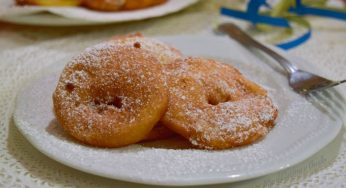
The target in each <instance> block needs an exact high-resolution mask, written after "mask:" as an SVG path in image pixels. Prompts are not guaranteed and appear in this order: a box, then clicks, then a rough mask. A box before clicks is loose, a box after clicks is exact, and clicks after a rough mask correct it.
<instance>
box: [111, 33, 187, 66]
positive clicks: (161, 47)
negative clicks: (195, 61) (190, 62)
mask: <svg viewBox="0 0 346 188" xmlns="http://www.w3.org/2000/svg"><path fill="white" fill-rule="evenodd" d="M111 40H113V41H114V42H116V43H117V44H118V45H120V46H134V47H136V48H143V49H145V50H148V51H149V52H150V53H151V54H153V55H154V56H156V58H157V59H158V60H159V61H160V63H162V64H167V63H172V62H174V61H177V60H181V59H182V58H183V57H182V54H181V52H180V51H179V50H178V49H176V48H173V47H171V46H169V45H167V44H165V43H163V42H160V41H158V40H155V39H151V38H146V37H144V36H143V35H142V34H141V33H138V32H137V33H132V34H128V35H118V36H114V37H112V39H111Z"/></svg>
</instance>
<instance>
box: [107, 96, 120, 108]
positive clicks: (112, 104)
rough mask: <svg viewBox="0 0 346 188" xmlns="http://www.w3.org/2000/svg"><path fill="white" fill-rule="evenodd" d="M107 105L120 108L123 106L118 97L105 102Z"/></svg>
mask: <svg viewBox="0 0 346 188" xmlns="http://www.w3.org/2000/svg"><path fill="white" fill-rule="evenodd" d="M107 105H111V106H114V107H116V108H121V107H122V106H123V103H122V99H121V98H120V97H114V99H113V100H112V101H109V102H107Z"/></svg>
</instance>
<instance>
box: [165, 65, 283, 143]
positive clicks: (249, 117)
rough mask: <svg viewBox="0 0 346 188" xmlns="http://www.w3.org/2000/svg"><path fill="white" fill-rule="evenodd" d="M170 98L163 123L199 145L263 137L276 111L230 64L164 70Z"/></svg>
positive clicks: (256, 87) (249, 140) (260, 90)
mask: <svg viewBox="0 0 346 188" xmlns="http://www.w3.org/2000/svg"><path fill="white" fill-rule="evenodd" d="M165 70H166V74H167V75H168V79H169V83H168V86H169V90H170V94H171V98H170V104H169V107H168V111H167V112H166V115H165V117H164V118H163V121H164V122H165V123H166V125H167V126H169V127H171V128H172V129H174V130H176V131H178V132H179V133H180V134H182V135H184V136H185V137H187V138H188V139H189V140H190V142H191V143H192V144H194V145H198V146H200V147H204V148H208V149H212V148H214V149H215V148H228V147H232V146H238V145H243V144H245V143H249V142H253V141H255V140H257V139H258V138H260V137H262V136H264V135H266V134H267V132H268V131H269V129H270V128H271V127H272V126H273V121H274V120H275V118H276V116H277V109H276V108H275V107H274V106H273V104H272V102H271V100H270V98H269V97H267V96H266V95H265V92H264V91H263V89H262V88H260V87H259V86H256V85H254V84H253V83H250V81H247V80H245V78H243V76H242V75H241V74H240V73H239V71H237V70H236V69H234V68H233V67H230V66H229V65H223V64H221V63H216V62H215V61H211V60H205V59H200V58H187V59H185V60H184V61H183V62H176V63H174V64H171V65H167V66H166V69H165Z"/></svg>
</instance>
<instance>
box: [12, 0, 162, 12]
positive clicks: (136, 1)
mask: <svg viewBox="0 0 346 188" xmlns="http://www.w3.org/2000/svg"><path fill="white" fill-rule="evenodd" d="M166 1H167V0H16V3H17V5H36V6H83V7H86V8H89V9H93V10H97V11H121V10H137V9H144V8H148V7H152V6H155V5H160V4H163V3H165V2H166Z"/></svg>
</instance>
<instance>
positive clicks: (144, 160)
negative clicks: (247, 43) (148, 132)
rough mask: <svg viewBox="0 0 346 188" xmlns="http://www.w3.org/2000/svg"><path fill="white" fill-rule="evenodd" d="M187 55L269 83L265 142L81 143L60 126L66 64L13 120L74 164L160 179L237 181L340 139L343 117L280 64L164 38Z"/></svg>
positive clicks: (189, 39) (217, 40)
mask: <svg viewBox="0 0 346 188" xmlns="http://www.w3.org/2000/svg"><path fill="white" fill-rule="evenodd" d="M160 39H161V40H162V41H166V42H167V43H170V44H172V45H174V46H176V47H177V48H179V49H180V50H182V52H183V53H185V54H186V55H195V56H205V57H211V58H216V59H220V60H222V61H224V62H226V63H231V64H232V65H234V66H236V67H238V68H239V69H240V70H241V72H243V73H244V74H245V75H246V76H247V77H249V78H251V79H252V80H255V81H256V82H257V83H260V84H261V85H262V86H264V87H265V88H266V89H267V90H268V91H269V94H270V95H271V96H272V98H273V100H274V101H275V103H276V105H277V106H278V108H279V118H278V120H277V123H276V126H275V127H274V129H273V130H272V131H271V132H270V133H269V134H268V135H267V136H266V137H265V138H264V139H263V140H261V141H259V142H257V143H255V144H252V145H249V146H246V147H242V148H235V149H229V150H223V151H206V150H197V149H185V150H183V149H181V150H174V149H163V148H150V147H144V146H141V145H131V146H128V147H124V148H118V149H101V148H93V147H89V146H86V145H81V144H79V143H77V142H75V141H74V140H73V139H71V138H69V137H68V136H67V135H66V134H65V133H64V132H63V131H62V129H61V128H60V127H59V125H57V122H56V120H55V117H54V115H53V112H52V99H51V96H52V93H53V90H54V88H55V86H56V83H57V79H58V76H59V73H60V71H61V70H62V68H63V64H62V63H57V64H56V65H55V66H53V67H50V68H49V69H48V70H47V71H46V74H47V72H51V73H49V74H48V75H46V76H43V77H41V78H40V79H38V80H36V81H34V82H32V83H31V84H29V85H28V86H27V87H25V88H24V89H23V90H22V91H21V92H20V94H19V95H18V98H17V106H16V109H15V112H14V119H15V122H16V125H17V127H18V129H19V130H20V131H21V132H22V134H23V135H24V136H25V137H26V138H27V139H28V140H29V142H31V143H32V144H33V145H34V146H35V147H36V148H37V149H39V150H40V151H41V152H43V153H44V154H46V155H47V156H49V157H51V158H53V159H55V160H57V161H59V162H61V163H63V164H65V165H67V166H70V167H73V168H75V169H79V170H81V171H84V172H88V173H91V174H95V175H100V176H104V177H108V178H113V179H118V180H124V181H130V182H137V183H144V184H156V185H201V184H214V183H223V182H234V181H239V180H245V179H250V178H254V177H258V176H262V175H266V174H269V173H273V172H276V171H279V170H282V169H285V168H287V167H289V166H292V165H294V164H297V163H298V162H300V161H302V160H304V159H306V158H308V157H309V156H311V155H313V154H314V153H316V152H317V151H319V150H320V149H321V148H323V147H324V146H326V145H327V144H328V143H329V142H331V141H332V140H333V138H335V136H336V135H337V133H338V132H339V130H340V128H341V122H339V121H337V120H334V119H333V118H331V117H330V116H329V115H328V113H324V112H322V111H320V109H318V108H316V107H315V105H313V104H312V103H310V102H308V101H307V100H306V99H305V98H303V97H302V96H300V95H298V94H296V93H294V92H293V91H292V90H291V89H289V87H288V85H287V79H286V77H285V76H283V75H282V74H281V73H280V71H279V70H280V69H279V67H278V66H276V64H274V63H273V62H271V61H269V60H266V59H265V58H264V57H263V58H262V57H261V58H259V57H258V56H255V55H254V54H253V53H250V52H249V51H248V50H246V49H245V48H243V47H242V46H240V45H238V44H237V43H236V42H234V41H232V40H230V39H228V38H226V37H207V36H203V37H200V36H176V37H162V38H160Z"/></svg>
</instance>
